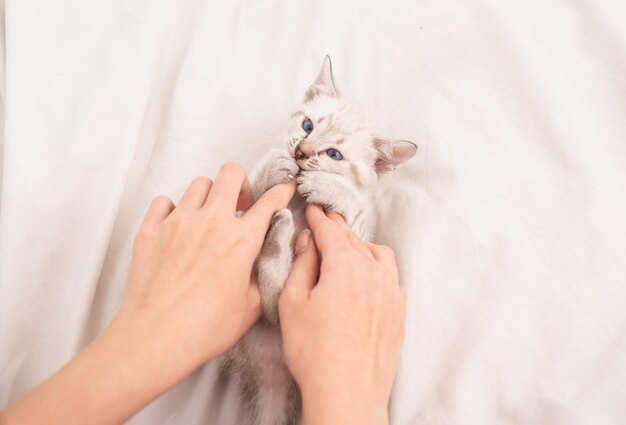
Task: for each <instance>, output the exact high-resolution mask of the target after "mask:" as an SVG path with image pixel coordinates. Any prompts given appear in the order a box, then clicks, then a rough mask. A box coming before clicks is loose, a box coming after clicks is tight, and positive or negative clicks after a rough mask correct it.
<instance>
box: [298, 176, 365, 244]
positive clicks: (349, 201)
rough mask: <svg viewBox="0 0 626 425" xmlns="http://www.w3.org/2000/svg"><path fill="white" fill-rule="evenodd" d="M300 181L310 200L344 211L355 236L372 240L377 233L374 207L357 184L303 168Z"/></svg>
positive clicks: (340, 212)
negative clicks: (372, 207) (372, 209)
mask: <svg viewBox="0 0 626 425" xmlns="http://www.w3.org/2000/svg"><path fill="white" fill-rule="evenodd" d="M297 181H298V193H299V194H300V195H302V196H303V197H304V198H306V201H307V202H308V203H312V204H318V205H321V206H322V207H324V209H326V211H330V212H336V213H339V214H341V215H342V216H343V218H344V219H345V220H346V223H347V224H348V226H350V228H351V229H352V231H353V232H354V234H355V235H357V236H358V237H359V238H361V239H363V240H366V241H369V240H371V238H372V236H373V233H374V229H373V225H374V219H373V214H372V211H371V207H370V206H369V203H368V199H367V198H366V195H364V194H361V193H360V192H359V190H358V189H357V187H356V186H355V185H354V183H352V182H351V181H350V180H348V179H346V178H345V177H343V176H340V175H338V174H332V173H327V172H323V171H302V172H301V173H300V175H299V176H298V178H297Z"/></svg>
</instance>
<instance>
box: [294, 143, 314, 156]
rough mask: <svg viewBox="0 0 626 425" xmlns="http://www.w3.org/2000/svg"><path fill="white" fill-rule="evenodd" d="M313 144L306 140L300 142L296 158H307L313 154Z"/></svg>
mask: <svg viewBox="0 0 626 425" xmlns="http://www.w3.org/2000/svg"><path fill="white" fill-rule="evenodd" d="M313 152H314V150H313V145H312V144H310V143H306V142H300V144H299V145H298V147H297V148H296V159H305V158H308V157H310V156H311V155H313Z"/></svg>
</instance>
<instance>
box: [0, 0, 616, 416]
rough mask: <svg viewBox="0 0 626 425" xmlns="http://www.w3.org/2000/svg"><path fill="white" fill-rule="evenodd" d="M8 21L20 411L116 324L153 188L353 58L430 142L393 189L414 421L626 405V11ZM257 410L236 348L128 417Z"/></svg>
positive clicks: (409, 126)
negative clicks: (236, 371) (228, 359)
mask: <svg viewBox="0 0 626 425" xmlns="http://www.w3.org/2000/svg"><path fill="white" fill-rule="evenodd" d="M3 12H4V17H3V20H2V21H3V28H2V43H1V44H2V46H1V47H2V51H1V52H0V53H1V59H2V66H1V72H2V74H1V75H0V77H1V81H0V83H1V87H0V90H1V93H0V94H1V97H2V121H1V123H2V124H3V131H2V137H3V139H2V140H3V141H2V145H1V146H2V148H1V150H0V153H1V154H2V161H1V167H2V168H1V178H2V180H1V183H0V184H1V198H0V202H1V204H0V406H3V405H6V404H7V403H9V402H11V401H12V400H14V399H16V398H17V397H18V396H20V395H21V394H23V393H24V392H25V391H27V390H28V389H30V388H32V387H33V386H34V385H36V384H37V383H39V382H40V381H41V380H43V379H44V378H45V377H46V376H48V375H49V374H51V373H52V372H53V371H55V370H56V369H58V368H59V367H60V366H61V365H63V364H64V363H65V362H67V361H68V360H69V359H70V358H71V357H72V356H73V355H75V354H76V353H77V352H78V351H79V350H80V349H81V348H82V347H84V346H85V345H86V344H87V343H88V342H89V341H91V340H92V339H93V338H94V337H95V336H96V335H97V334H98V333H99V332H101V331H102V329H104V328H105V327H106V325H107V323H108V322H109V321H110V319H111V317H112V316H113V314H114V313H115V311H116V309H117V308H118V307H119V305H120V303H121V300H122V298H123V296H124V290H125V283H126V277H127V272H128V268H129V263H130V259H131V248H132V242H133V238H134V234H135V232H136V231H137V229H138V226H139V223H140V221H141V219H142V217H143V214H144V212H145V211H146V209H147V206H148V204H149V202H150V200H151V199H152V198H153V197H154V196H156V195H159V194H164V195H167V196H170V197H171V198H172V199H174V200H175V201H178V199H179V198H180V196H181V195H182V192H183V190H184V188H185V187H186V186H187V185H188V184H189V183H190V181H191V180H192V179H193V178H194V177H196V176H198V175H207V176H214V175H215V173H216V172H217V170H218V168H219V166H220V164H222V163H223V162H225V161H237V162H240V163H242V164H243V165H244V166H245V167H246V168H247V169H251V167H252V166H253V165H254V163H255V161H256V160H257V158H258V157H259V156H260V155H261V154H262V153H263V152H264V151H266V150H267V149H268V148H269V147H271V146H273V145H281V144H283V143H286V141H285V140H280V139H279V138H278V136H277V135H278V134H279V131H278V130H279V129H280V128H281V125H283V123H284V122H285V121H286V119H287V118H288V117H289V115H290V114H291V113H292V112H293V111H294V108H295V107H296V106H297V104H298V102H299V101H300V99H301V98H302V95H303V93H304V90H305V89H306V87H307V86H308V85H309V84H310V83H311V82H312V79H313V78H314V77H315V75H316V74H317V71H318V69H319V66H320V65H321V62H322V59H323V57H324V55H325V54H330V56H331V57H332V59H333V69H334V72H335V78H336V80H337V82H338V84H339V87H340V89H341V91H342V93H344V94H345V95H346V96H347V97H349V98H351V99H354V100H355V101H357V102H358V103H360V104H361V105H362V106H363V109H364V110H365V111H366V112H367V113H368V114H369V115H370V116H371V117H372V118H373V119H374V120H375V122H376V123H377V125H378V129H379V132H380V134H381V135H385V136H387V137H394V138H399V139H406V140H411V141H413V142H415V143H417V144H418V145H419V150H418V155H417V156H416V158H415V159H414V160H412V161H411V162H410V163H409V164H407V165H406V166H405V167H404V168H402V169H400V170H398V171H397V172H395V174H393V175H391V176H389V177H388V178H387V179H385V181H383V182H381V183H380V186H379V191H378V193H377V205H378V213H379V229H378V241H379V242H381V243H386V244H389V245H391V246H392V247H393V248H394V249H395V251H396V254H397V258H398V263H399V268H400V275H401V280H402V283H403V285H405V287H406V288H407V291H408V295H409V303H408V315H407V329H406V341H405V345H404V348H403V352H402V359H401V364H400V368H399V371H398V377H397V381H396V386H395V389H394V394H393V398H392V402H391V412H392V419H393V423H394V424H399V425H404V424H437V425H440V424H443V425H447V424H564V425H565V424H567V425H576V424H593V425H600V424H619V423H624V421H625V420H626V285H625V284H626V219H625V217H626V166H625V165H624V164H626V136H625V135H624V134H625V133H626V120H625V116H626V25H624V22H626V4H625V3H624V2H619V1H613V2H610V1H588V2H585V1H551V0H549V1H538V0H537V1H527V2H513V1H498V0H491V1H489V0H484V1H453V2H436V1H427V0H418V1H388V2H374V1H344V2H335V1H331V0H321V1H315V2H312V1H311V2H288V1H285V2H279V1H261V2H248V1H229V2H213V1H208V0H187V1H165V0H152V1H147V0H136V1H132V2H131V1H126V0H107V1H97V0H63V1H61V0H57V1H36V0H5V1H4V2H3ZM225 320H227V318H225ZM85 385H86V386H88V385H89V383H88V382H86V383H85ZM239 421H240V416H239V409H238V402H237V397H236V391H235V388H233V385H232V384H231V383H229V381H228V379H227V378H225V377H223V376H221V375H220V374H219V367H218V364H217V362H215V361H213V362H210V363H209V364H207V365H205V366H204V367H202V368H201V369H199V370H198V371H196V372H195V373H194V374H192V375H191V376H190V377H189V378H188V379H186V380H185V381H183V382H182V383H180V384H179V385H177V386H176V387H175V388H173V389H172V390H170V391H169V392H167V393H166V394H164V395H163V396H162V397H160V398H159V399H157V400H156V401H154V402H153V403H152V404H151V405H149V406H148V407H147V408H145V409H144V410H143V411H141V412H140V413H139V414H138V415H136V416H135V417H134V418H133V419H132V420H131V421H130V423H131V424H186V425H187V424H188V425H193V424H220V425H221V424H225V425H231V424H236V423H239Z"/></svg>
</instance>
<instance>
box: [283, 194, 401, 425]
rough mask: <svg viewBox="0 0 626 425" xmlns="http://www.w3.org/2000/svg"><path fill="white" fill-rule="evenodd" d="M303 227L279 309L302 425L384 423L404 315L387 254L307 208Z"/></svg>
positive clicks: (337, 219) (391, 257)
mask: <svg viewBox="0 0 626 425" xmlns="http://www.w3.org/2000/svg"><path fill="white" fill-rule="evenodd" d="M307 221H308V223H309V226H310V227H311V230H312V232H313V235H314V238H313V237H311V235H310V233H309V232H308V231H304V232H303V233H302V234H301V235H299V237H298V240H297V244H296V250H297V251H298V252H299V253H298V255H297V257H296V260H295V262H294V265H293V267H292V269H291V273H290V275H289V278H288V280H287V283H286V285H285V289H284V290H283V292H282V295H281V298H280V301H279V313H280V323H281V330H282V334H283V351H284V356H285V361H286V363H287V366H288V368H289V370H290V372H291V374H292V375H293V377H294V379H295V380H296V382H297V383H298V386H299V387H300V391H301V393H302V399H303V410H304V422H305V424H309V425H310V424H313V423H324V424H335V423H337V424H339V423H341V424H347V423H355V424H356V423H358V424H368V423H372V424H373V423H375V424H380V423H387V421H388V412H387V405H388V402H389V397H390V394H391V388H392V385H393V380H394V377H395V372H396V368H397V364H398V361H399V355H400V348H401V345H402V340H403V338H404V317H405V311H406V293H405V291H404V289H403V288H400V287H399V285H398V272H397V268H396V263H395V259H394V254H393V251H391V249H389V248H387V247H385V246H379V245H374V244H368V243H364V242H362V241H361V240H359V239H358V238H357V237H356V236H354V234H353V233H352V232H351V231H350V229H349V228H348V226H347V225H346V224H345V222H344V220H343V218H341V216H339V215H338V214H334V213H331V214H329V216H328V217H327V216H326V215H325V214H324V212H323V211H322V209H321V208H320V207H319V206H316V205H309V206H308V207H307ZM307 238H308V239H307ZM307 240H308V243H307ZM318 250H319V253H318ZM320 256H321V266H320ZM318 271H319V272H318Z"/></svg>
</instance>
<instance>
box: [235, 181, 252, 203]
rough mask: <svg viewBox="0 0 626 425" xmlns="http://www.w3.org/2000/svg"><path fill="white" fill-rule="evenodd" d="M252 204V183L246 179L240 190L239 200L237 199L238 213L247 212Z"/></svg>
mask: <svg viewBox="0 0 626 425" xmlns="http://www.w3.org/2000/svg"><path fill="white" fill-rule="evenodd" d="M250 204H252V192H251V190H250V181H249V180H248V178H246V179H245V180H244V182H243V185H242V186H241V189H240V190H239V198H238V199H237V211H246V210H247V209H248V208H250Z"/></svg>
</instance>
